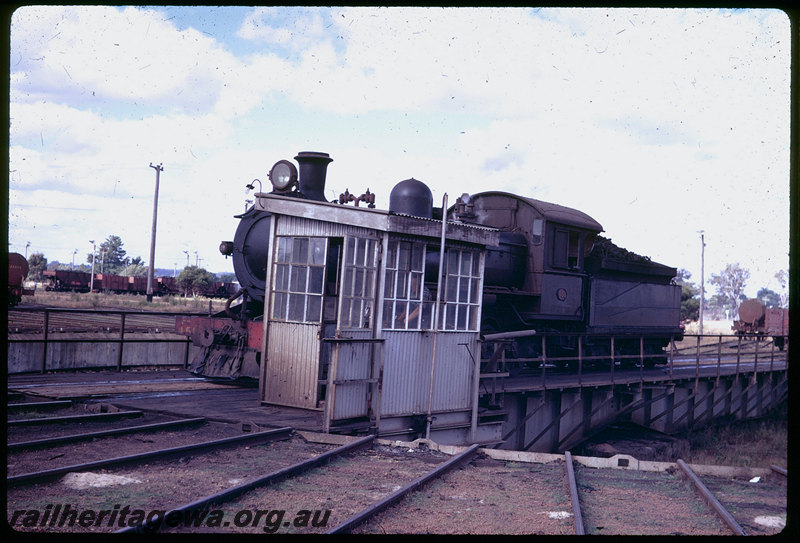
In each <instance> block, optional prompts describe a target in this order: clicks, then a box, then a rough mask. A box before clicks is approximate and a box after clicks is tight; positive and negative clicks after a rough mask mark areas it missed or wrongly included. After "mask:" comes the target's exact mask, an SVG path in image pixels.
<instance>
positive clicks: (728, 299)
mask: <svg viewBox="0 0 800 543" xmlns="http://www.w3.org/2000/svg"><path fill="white" fill-rule="evenodd" d="M748 279H750V272H749V271H748V270H746V269H744V268H742V267H741V265H739V263H738V262H737V263H735V264H728V265H727V266H725V269H724V270H722V271H721V272H720V273H718V274H716V273H712V274H711V279H710V280H709V283H711V284H712V285H714V286H716V287H717V294H719V295H720V296H722V297H723V298H724V303H723V307H724V308H725V309H732V310H733V311H734V315H735V312H736V309H737V308H738V307H739V301H740V300H741V299H742V296H743V295H744V287H745V285H746V284H747V280H748Z"/></svg>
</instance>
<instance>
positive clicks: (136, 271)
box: [117, 263, 147, 277]
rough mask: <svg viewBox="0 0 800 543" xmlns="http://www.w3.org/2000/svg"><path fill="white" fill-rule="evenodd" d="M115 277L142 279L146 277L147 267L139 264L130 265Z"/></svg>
mask: <svg viewBox="0 0 800 543" xmlns="http://www.w3.org/2000/svg"><path fill="white" fill-rule="evenodd" d="M117 275H124V276H126V277H144V276H145V275H147V266H144V265H143V264H141V263H139V264H134V263H131V264H128V265H127V266H125V267H124V268H122V269H121V270H119V272H117Z"/></svg>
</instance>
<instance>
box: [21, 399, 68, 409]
mask: <svg viewBox="0 0 800 543" xmlns="http://www.w3.org/2000/svg"><path fill="white" fill-rule="evenodd" d="M71 406H72V401H70V400H56V401H52V402H28V403H10V404H6V411H27V410H29V409H33V410H45V409H62V408H64V407H71Z"/></svg>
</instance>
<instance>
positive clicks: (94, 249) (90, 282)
mask: <svg viewBox="0 0 800 543" xmlns="http://www.w3.org/2000/svg"><path fill="white" fill-rule="evenodd" d="M89 243H91V244H92V277H91V279H89V292H92V291H93V290H94V261H95V258H94V255H95V253H96V252H97V245H95V243H94V240H93V239H90V240H89Z"/></svg>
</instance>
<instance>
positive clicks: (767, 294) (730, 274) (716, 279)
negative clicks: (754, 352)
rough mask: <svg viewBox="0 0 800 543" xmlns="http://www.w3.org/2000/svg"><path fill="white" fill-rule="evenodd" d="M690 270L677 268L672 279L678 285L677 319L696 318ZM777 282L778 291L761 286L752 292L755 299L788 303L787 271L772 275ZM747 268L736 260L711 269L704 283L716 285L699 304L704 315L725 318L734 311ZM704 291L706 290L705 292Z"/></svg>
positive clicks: (696, 291)
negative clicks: (675, 274) (718, 269)
mask: <svg viewBox="0 0 800 543" xmlns="http://www.w3.org/2000/svg"><path fill="white" fill-rule="evenodd" d="M691 277H692V274H691V273H690V272H689V271H687V270H685V269H680V270H678V275H677V277H675V283H676V284H678V285H680V287H681V321H684V322H688V321H696V320H698V319H699V318H700V287H699V286H698V285H697V284H695V283H693V282H692V281H690V279H691ZM774 277H775V279H776V280H777V281H778V285H780V292H775V291H773V290H771V289H768V288H766V287H762V288H761V289H759V290H758V292H757V293H756V299H757V300H759V301H760V302H761V303H763V304H764V305H765V306H767V307H782V308H788V307H789V291H788V285H789V273H788V272H787V271H786V270H780V271H779V272H777V273H776V274H775V275H774ZM748 279H750V271H749V270H747V269H746V268H743V267H742V266H741V265H740V264H739V263H738V262H736V263H733V264H728V265H726V266H725V269H724V270H722V271H721V272H719V273H712V274H711V277H710V278H709V281H708V283H709V284H710V285H711V286H713V287H715V288H716V293H715V294H712V295H711V296H708V297H707V298H706V304H705V306H704V308H703V312H704V313H703V315H704V317H706V316H707V317H708V318H709V319H711V320H725V319H730V318H735V317H736V312H737V310H738V308H739V304H741V303H742V302H743V301H744V300H746V299H747V296H746V295H745V294H744V289H745V286H746V285H747V280H748ZM707 294H708V293H706V295H707Z"/></svg>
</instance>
